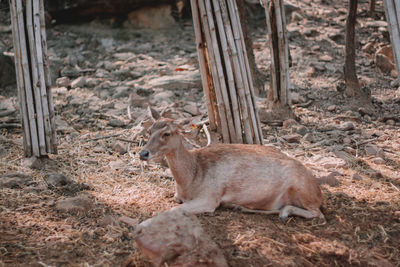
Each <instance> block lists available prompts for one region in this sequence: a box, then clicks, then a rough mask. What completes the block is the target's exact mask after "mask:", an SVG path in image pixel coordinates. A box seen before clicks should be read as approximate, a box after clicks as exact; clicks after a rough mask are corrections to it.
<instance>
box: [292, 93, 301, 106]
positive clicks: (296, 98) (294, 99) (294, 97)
mask: <svg viewBox="0 0 400 267" xmlns="http://www.w3.org/2000/svg"><path fill="white" fill-rule="evenodd" d="M290 99H291V100H292V104H298V103H300V94H299V93H297V92H291V93H290Z"/></svg>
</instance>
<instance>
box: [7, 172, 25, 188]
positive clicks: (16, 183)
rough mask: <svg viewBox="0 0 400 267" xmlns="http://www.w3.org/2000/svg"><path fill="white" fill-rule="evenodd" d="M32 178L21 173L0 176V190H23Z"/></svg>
mask: <svg viewBox="0 0 400 267" xmlns="http://www.w3.org/2000/svg"><path fill="white" fill-rule="evenodd" d="M31 181H32V178H31V177H30V176H29V175H26V174H23V173H9V174H4V175H2V176H0V188H23V187H24V186H25V185H27V184H28V183H30V182H31Z"/></svg>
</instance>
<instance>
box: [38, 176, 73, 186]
mask: <svg viewBox="0 0 400 267" xmlns="http://www.w3.org/2000/svg"><path fill="white" fill-rule="evenodd" d="M44 180H45V181H46V183H47V184H48V185H49V186H54V187H60V186H65V185H68V184H71V183H73V181H72V179H71V178H69V177H68V176H66V175H65V174H62V173H52V174H49V175H47V176H46V177H45V178H44Z"/></svg>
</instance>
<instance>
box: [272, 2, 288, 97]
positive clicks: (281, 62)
mask: <svg viewBox="0 0 400 267" xmlns="http://www.w3.org/2000/svg"><path fill="white" fill-rule="evenodd" d="M274 1H275V5H274V7H275V15H276V28H277V32H278V49H279V69H280V70H281V71H280V82H281V96H280V99H281V101H282V102H283V103H288V101H287V77H286V75H287V69H286V68H285V51H284V47H285V44H284V39H283V25H282V13H281V8H280V4H279V0H274Z"/></svg>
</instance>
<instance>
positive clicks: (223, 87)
mask: <svg viewBox="0 0 400 267" xmlns="http://www.w3.org/2000/svg"><path fill="white" fill-rule="evenodd" d="M205 2H206V11H207V17H208V23H209V27H210V33H211V40H212V45H213V49H214V54H215V62H216V66H217V71H218V77H219V82H220V90H221V95H222V101H223V104H224V105H225V114H226V119H227V126H228V132H229V137H230V141H229V143H230V142H234V141H235V140H236V137H235V136H236V134H235V129H234V124H233V117H232V111H231V106H230V99H229V96H228V93H227V88H226V82H225V81H226V80H225V74H224V68H223V65H222V57H221V54H220V52H219V43H218V38H217V33H216V30H215V28H216V27H215V26H216V25H215V23H214V18H213V12H212V10H213V9H212V5H211V1H210V0H206V1H205Z"/></svg>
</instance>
